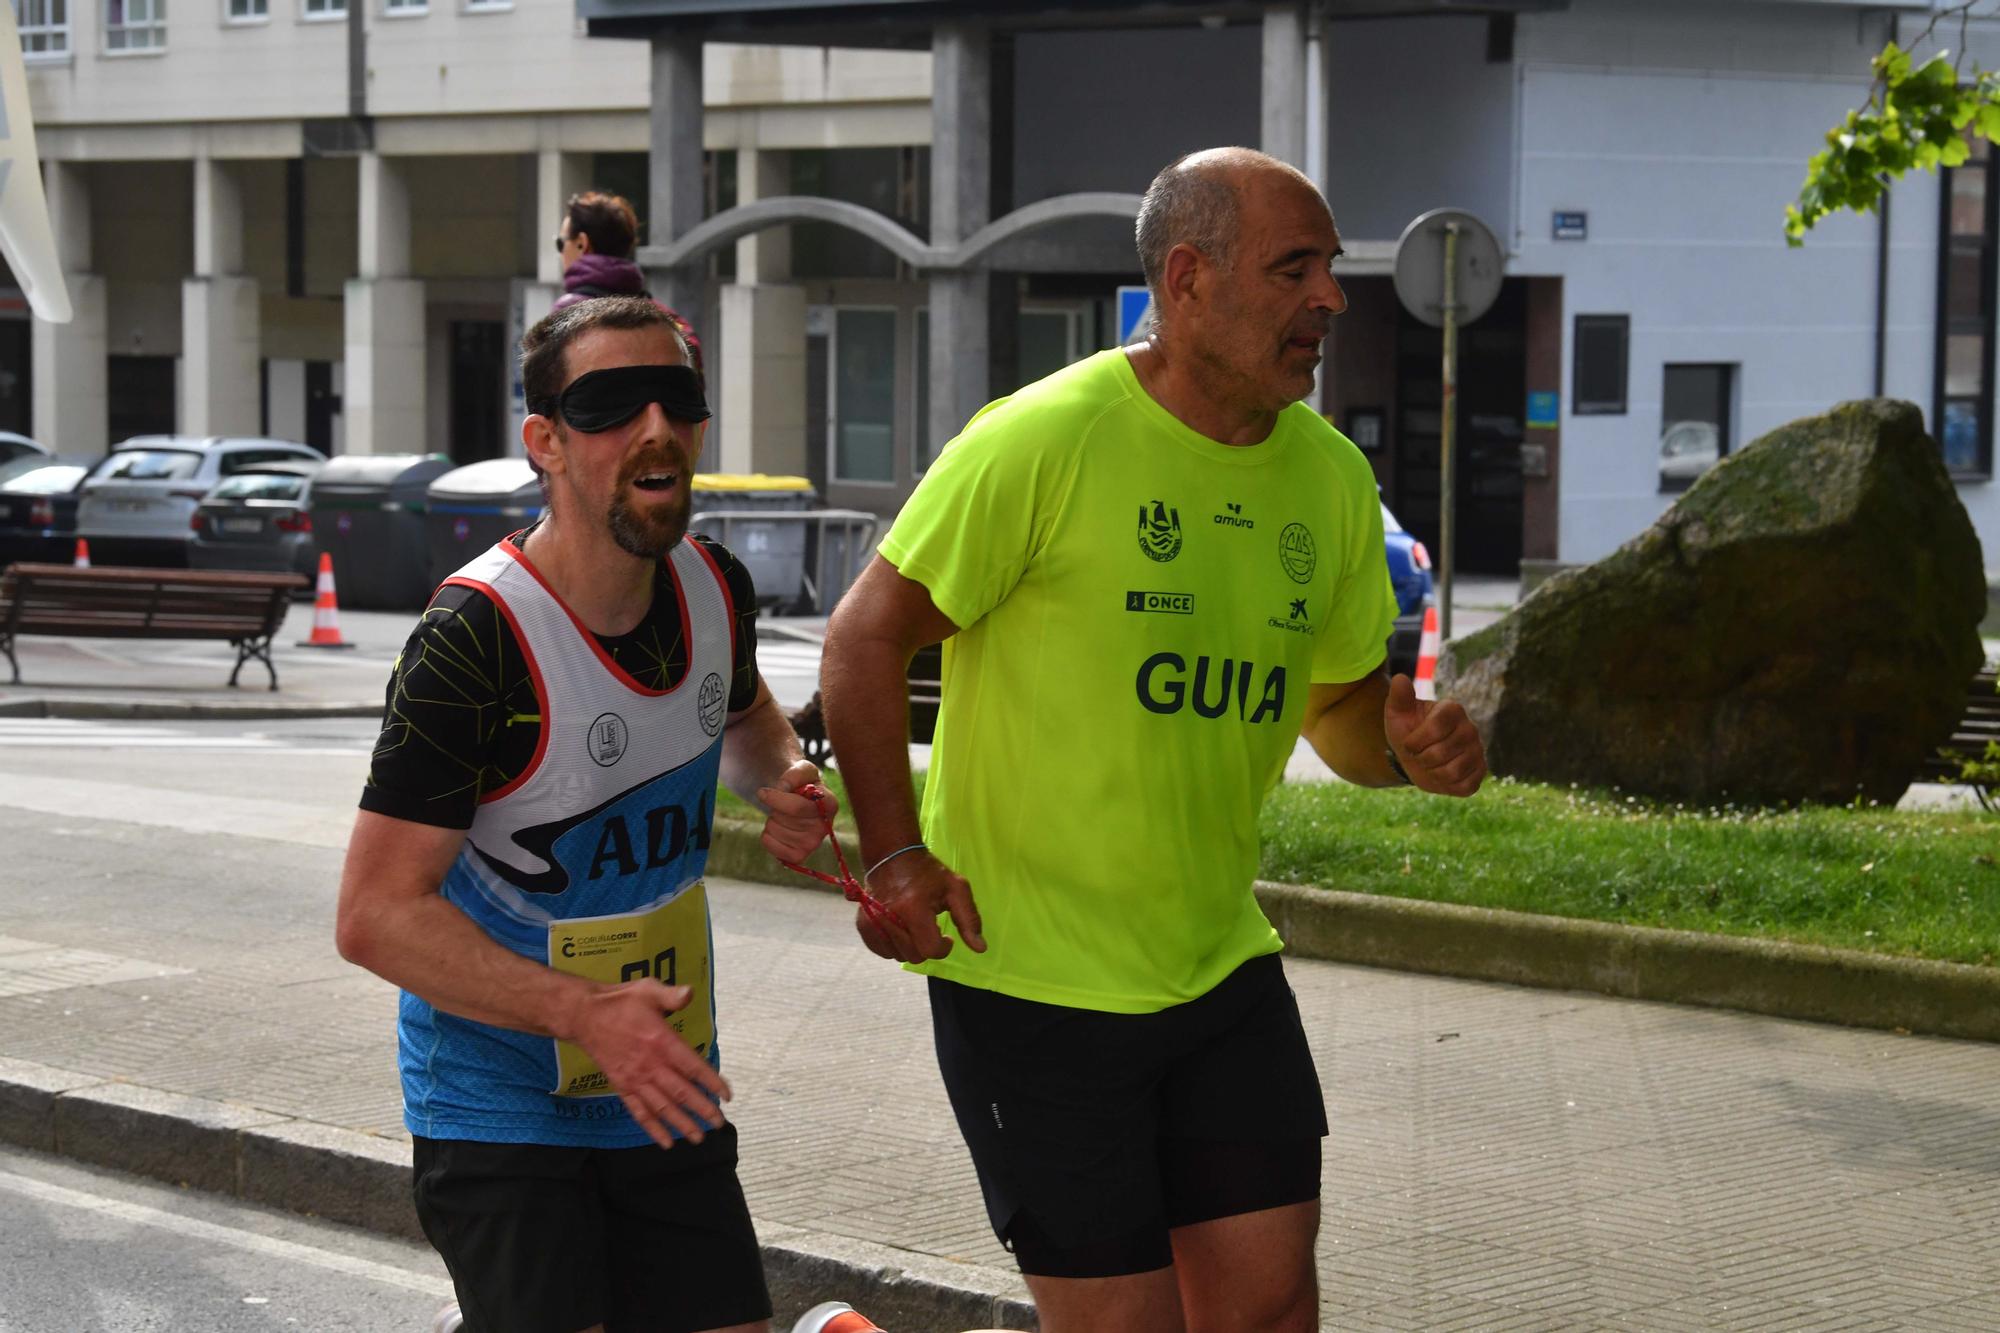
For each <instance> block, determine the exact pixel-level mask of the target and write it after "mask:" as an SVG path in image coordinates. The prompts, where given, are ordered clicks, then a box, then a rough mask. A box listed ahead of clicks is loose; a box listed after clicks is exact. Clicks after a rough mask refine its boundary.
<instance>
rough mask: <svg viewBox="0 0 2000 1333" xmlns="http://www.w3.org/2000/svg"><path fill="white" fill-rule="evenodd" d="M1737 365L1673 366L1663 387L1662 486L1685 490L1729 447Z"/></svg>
mask: <svg viewBox="0 0 2000 1333" xmlns="http://www.w3.org/2000/svg"><path fill="white" fill-rule="evenodd" d="M1735 371H1736V367H1735V366H1668V367H1667V368H1666V382H1665V384H1664V385H1663V386H1662V387H1661V390H1660V489H1661V490H1662V491H1684V490H1686V489H1687V488H1688V487H1689V486H1691V485H1693V484H1694V482H1695V479H1696V478H1697V477H1699V476H1701V474H1702V473H1704V472H1706V471H1708V470H1709V469H1710V468H1712V467H1714V466H1715V465H1716V463H1718V462H1720V461H1721V460H1722V458H1723V457H1724V456H1725V455H1726V454H1728V452H1729V402H1730V397H1731V389H1732V387H1733V383H1732V382H1733V381H1734V379H1735Z"/></svg>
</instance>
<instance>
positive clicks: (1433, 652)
mask: <svg viewBox="0 0 2000 1333" xmlns="http://www.w3.org/2000/svg"><path fill="white" fill-rule="evenodd" d="M1438 647H1439V640H1438V609H1437V607H1436V605H1434V604H1433V605H1427V606H1425V607H1424V637H1423V638H1422V639H1421V640H1419V641H1418V643H1417V676H1416V680H1415V681H1414V682H1413V683H1414V684H1415V685H1416V687H1417V697H1418V698H1419V699H1435V698H1437V697H1438V691H1437V671H1438Z"/></svg>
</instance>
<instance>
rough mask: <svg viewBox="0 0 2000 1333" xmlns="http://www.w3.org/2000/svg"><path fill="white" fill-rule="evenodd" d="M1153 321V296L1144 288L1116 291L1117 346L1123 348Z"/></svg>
mask: <svg viewBox="0 0 2000 1333" xmlns="http://www.w3.org/2000/svg"><path fill="white" fill-rule="evenodd" d="M1152 320H1153V294H1152V293H1151V292H1150V291H1148V290H1146V289H1145V288H1144V287H1120V288H1119V289H1118V345H1119V346H1120V347H1124V346H1126V345H1127V344H1129V343H1131V342H1132V341H1134V340H1135V339H1136V338H1138V337H1139V335H1140V334H1141V333H1142V332H1144V331H1145V329H1146V327H1147V326H1148V325H1149V324H1151V323H1152Z"/></svg>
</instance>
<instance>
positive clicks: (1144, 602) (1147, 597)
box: [1125, 592, 1194, 616]
mask: <svg viewBox="0 0 2000 1333" xmlns="http://www.w3.org/2000/svg"><path fill="white" fill-rule="evenodd" d="M1125 609H1126V610H1127V611H1151V612H1154V613H1157V614H1159V615H1166V616H1191V615H1193V614H1194V594H1193V593H1191V592H1128V593H1126V594H1125Z"/></svg>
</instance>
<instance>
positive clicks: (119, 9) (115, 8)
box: [104, 0, 167, 52]
mask: <svg viewBox="0 0 2000 1333" xmlns="http://www.w3.org/2000/svg"><path fill="white" fill-rule="evenodd" d="M104 49H105V50H107V51H112V52H117V51H164V50H166V49H167V0H104Z"/></svg>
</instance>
